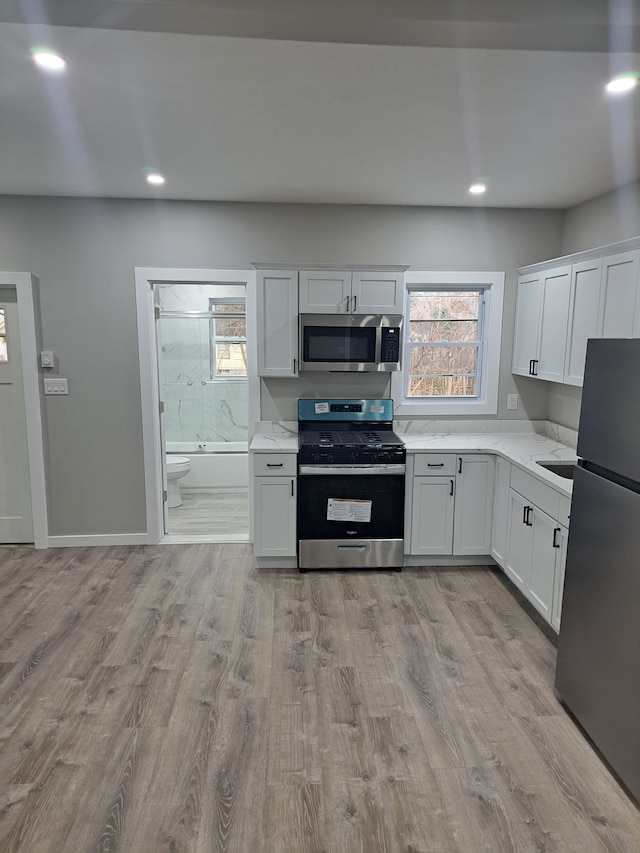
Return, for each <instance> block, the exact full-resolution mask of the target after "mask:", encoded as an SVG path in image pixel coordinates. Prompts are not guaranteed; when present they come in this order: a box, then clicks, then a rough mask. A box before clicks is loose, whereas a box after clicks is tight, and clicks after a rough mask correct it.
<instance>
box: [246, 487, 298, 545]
mask: <svg viewBox="0 0 640 853" xmlns="http://www.w3.org/2000/svg"><path fill="white" fill-rule="evenodd" d="M295 482H296V481H295V477H256V478H255V479H254V514H253V551H254V554H255V556H256V557H295V555H296V498H295Z"/></svg>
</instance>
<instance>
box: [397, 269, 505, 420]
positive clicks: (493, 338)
mask: <svg viewBox="0 0 640 853" xmlns="http://www.w3.org/2000/svg"><path fill="white" fill-rule="evenodd" d="M504 279H505V274H504V272H406V273H405V300H404V317H405V340H404V342H403V345H402V365H403V369H402V370H399V371H398V372H396V373H393V374H392V379H391V396H392V398H393V402H394V411H395V414H396V415H495V414H497V412H498V382H499V379H500V345H501V338H502V306H503V301H504ZM421 285H422V286H423V287H425V288H434V287H442V289H443V290H448V289H457V290H465V289H467V290H479V289H483V290H484V291H485V305H484V323H483V346H482V353H483V354H482V358H481V360H480V365H479V367H480V372H479V374H478V383H479V395H478V396H474V397H434V398H432V399H427V398H425V397H419V398H418V397H407V396H406V394H405V387H406V383H405V373H404V366H405V365H406V364H407V360H408V351H409V347H408V335H409V333H408V328H409V293H410V291H412V290H420V286H421Z"/></svg>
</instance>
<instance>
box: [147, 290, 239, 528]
mask: <svg viewBox="0 0 640 853" xmlns="http://www.w3.org/2000/svg"><path fill="white" fill-rule="evenodd" d="M154 302H155V304H156V305H157V306H158V308H159V311H158V314H159V319H158V323H157V326H156V329H157V340H158V368H159V377H158V382H159V389H160V398H161V401H162V403H163V406H162V407H161V408H162V412H161V421H162V425H161V433H162V434H163V436H164V449H165V464H166V475H167V480H168V497H169V499H168V501H167V512H166V513H165V530H164V532H165V534H166V535H168V536H181V537H182V536H189V537H195V536H211V535H213V536H219V537H223V538H225V539H226V540H228V541H229V540H232V541H236V540H240V541H246V540H247V539H248V538H249V461H248V416H249V389H248V376H247V324H246V285H245V284H244V283H241V282H232V281H215V282H211V283H203V284H194V283H188V284H184V283H182V282H163V283H161V284H160V283H157V284H156V285H155V288H154Z"/></svg>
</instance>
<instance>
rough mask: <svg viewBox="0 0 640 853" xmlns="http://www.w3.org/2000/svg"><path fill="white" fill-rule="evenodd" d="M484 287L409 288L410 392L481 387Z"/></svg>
mask: <svg viewBox="0 0 640 853" xmlns="http://www.w3.org/2000/svg"><path fill="white" fill-rule="evenodd" d="M482 309H483V291H482V290H474V291H472V290H465V291H461V290H455V289H450V290H446V289H443V288H440V289H437V290H436V289H420V290H419V289H415V290H411V291H410V293H409V336H408V360H407V361H408V364H407V369H406V375H407V397H414V398H415V397H474V396H477V395H478V393H479V388H478V377H479V375H480V373H479V366H480V358H481V340H480V334H481V323H482Z"/></svg>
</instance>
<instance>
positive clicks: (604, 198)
mask: <svg viewBox="0 0 640 853" xmlns="http://www.w3.org/2000/svg"><path fill="white" fill-rule="evenodd" d="M638 235H640V183H637V182H634V183H631V184H627V185H626V186H624V187H622V188H621V189H618V190H615V191H614V192H610V193H606V194H605V195H601V196H598V197H597V198H593V199H590V200H589V201H585V202H583V203H582V204H578V205H576V206H575V207H571V208H569V209H568V210H567V211H565V217H564V233H563V238H562V252H561V254H562V255H570V254H572V253H573V252H582V251H584V250H586V249H594V248H597V247H598V246H607V245H608V244H609V243H617V242H619V241H620V240H628V239H629V238H631V237H637V236H638ZM540 260H543V258H541V259H540ZM580 400H581V390H580V388H572V387H571V386H567V385H551V387H550V390H549V420H552V421H555V422H556V423H560V424H563V425H564V426H568V427H571V428H572V429H577V428H578V422H579V418H580Z"/></svg>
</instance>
